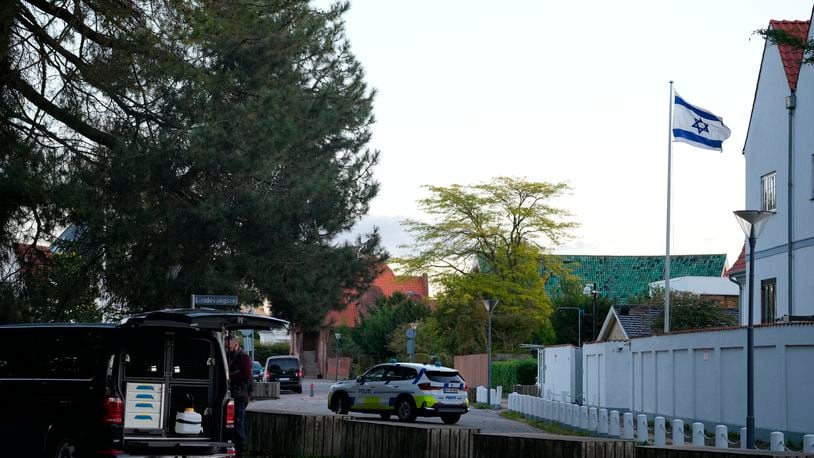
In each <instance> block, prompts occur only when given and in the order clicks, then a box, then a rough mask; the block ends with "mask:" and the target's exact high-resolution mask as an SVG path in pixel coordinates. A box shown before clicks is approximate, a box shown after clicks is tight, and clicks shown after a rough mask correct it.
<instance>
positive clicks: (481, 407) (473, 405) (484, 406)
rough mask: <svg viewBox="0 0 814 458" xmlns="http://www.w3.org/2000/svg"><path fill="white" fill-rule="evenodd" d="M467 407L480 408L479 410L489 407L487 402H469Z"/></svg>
mask: <svg viewBox="0 0 814 458" xmlns="http://www.w3.org/2000/svg"><path fill="white" fill-rule="evenodd" d="M469 407H472V408H473V409H481V410H488V409H489V408H490V407H489V404H487V403H485V402H476V403H474V404H471V405H470V406H469Z"/></svg>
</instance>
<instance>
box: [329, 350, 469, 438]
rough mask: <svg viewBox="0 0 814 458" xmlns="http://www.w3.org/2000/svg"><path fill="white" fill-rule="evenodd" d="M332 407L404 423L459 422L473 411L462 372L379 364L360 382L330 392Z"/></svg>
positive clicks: (349, 382) (334, 387) (341, 384)
mask: <svg viewBox="0 0 814 458" xmlns="http://www.w3.org/2000/svg"><path fill="white" fill-rule="evenodd" d="M328 408H329V409H331V410H332V411H334V412H336V413H339V414H346V413H348V412H349V411H352V412H364V413H377V414H379V415H380V416H381V417H382V418H384V419H388V418H390V415H393V414H395V415H396V416H398V419H399V420H401V421H414V420H415V418H416V417H417V416H422V417H441V420H442V421H443V422H444V423H446V424H449V425H451V424H454V423H457V422H458V420H459V419H460V418H461V415H462V414H465V413H466V412H468V411H469V399H468V398H467V395H466V382H465V381H464V379H463V378H462V377H461V375H460V374H458V371H456V370H455V369H451V368H449V367H443V366H440V365H435V366H431V365H427V364H413V363H388V364H379V365H378V366H374V367H372V368H371V369H370V370H368V371H367V372H365V373H364V374H362V375H361V376H360V377H358V378H357V379H356V380H345V381H341V382H339V383H335V384H334V385H332V386H331V389H330V391H329V392H328Z"/></svg>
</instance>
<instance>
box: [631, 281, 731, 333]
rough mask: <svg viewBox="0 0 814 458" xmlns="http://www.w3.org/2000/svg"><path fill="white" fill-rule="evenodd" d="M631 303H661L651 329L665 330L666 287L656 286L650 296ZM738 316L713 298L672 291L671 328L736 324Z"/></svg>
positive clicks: (701, 327) (698, 327)
mask: <svg viewBox="0 0 814 458" xmlns="http://www.w3.org/2000/svg"><path fill="white" fill-rule="evenodd" d="M631 303H640V304H661V305H656V306H654V307H660V309H659V314H658V316H657V317H656V319H655V320H653V324H652V326H651V329H652V330H653V332H655V333H659V332H662V331H663V330H664V305H663V304H664V288H656V289H654V290H653V292H652V293H651V294H650V295H649V296H640V297H636V298H633V299H631ZM736 324H738V320H737V318H735V317H734V316H733V315H731V314H728V313H727V312H726V311H725V309H724V308H723V307H721V306H720V305H719V304H718V303H717V302H715V301H714V300H712V299H707V298H704V297H701V296H700V295H698V294H694V293H690V292H685V291H671V292H670V329H671V330H673V331H680V330H682V329H703V328H712V327H719V326H734V325H736Z"/></svg>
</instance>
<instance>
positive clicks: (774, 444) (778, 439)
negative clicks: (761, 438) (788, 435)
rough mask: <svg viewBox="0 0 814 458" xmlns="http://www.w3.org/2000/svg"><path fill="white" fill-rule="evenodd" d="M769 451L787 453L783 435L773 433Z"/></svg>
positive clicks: (776, 432) (770, 435)
mask: <svg viewBox="0 0 814 458" xmlns="http://www.w3.org/2000/svg"><path fill="white" fill-rule="evenodd" d="M769 450H771V451H773V452H785V451H786V439H785V438H784V437H783V433H781V432H779V431H772V433H771V434H769Z"/></svg>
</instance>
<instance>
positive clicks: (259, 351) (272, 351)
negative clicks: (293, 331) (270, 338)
mask: <svg viewBox="0 0 814 458" xmlns="http://www.w3.org/2000/svg"><path fill="white" fill-rule="evenodd" d="M288 354H291V346H290V345H289V344H288V342H278V343H275V344H271V345H255V346H254V360H255V361H258V362H259V363H260V364H265V363H266V358H268V357H269V356H277V355H288Z"/></svg>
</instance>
